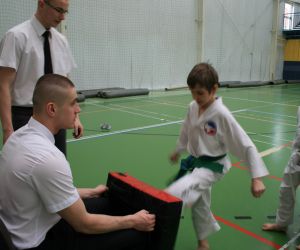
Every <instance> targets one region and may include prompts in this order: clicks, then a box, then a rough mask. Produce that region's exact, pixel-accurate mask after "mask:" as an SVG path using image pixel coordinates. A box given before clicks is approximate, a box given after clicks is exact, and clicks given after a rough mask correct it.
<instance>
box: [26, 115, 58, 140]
mask: <svg viewBox="0 0 300 250" xmlns="http://www.w3.org/2000/svg"><path fill="white" fill-rule="evenodd" d="M28 127H29V128H33V129H35V130H38V131H39V132H41V133H42V134H43V135H45V136H46V137H47V138H48V139H49V140H50V141H51V143H52V144H54V142H55V139H54V135H53V134H52V133H51V132H50V130H49V129H48V128H47V127H46V126H44V125H43V124H42V123H40V122H38V121H37V120H35V119H34V118H33V117H31V118H30V120H29V122H28Z"/></svg>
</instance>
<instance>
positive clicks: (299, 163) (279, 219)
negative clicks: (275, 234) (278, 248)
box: [262, 107, 300, 250]
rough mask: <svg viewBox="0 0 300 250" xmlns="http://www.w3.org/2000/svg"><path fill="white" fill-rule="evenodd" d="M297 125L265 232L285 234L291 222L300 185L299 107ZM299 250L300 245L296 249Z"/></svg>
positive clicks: (299, 109) (264, 228) (264, 227)
mask: <svg viewBox="0 0 300 250" xmlns="http://www.w3.org/2000/svg"><path fill="white" fill-rule="evenodd" d="M297 118H298V125H297V131H296V136H295V139H294V143H293V149H292V154H291V157H290V160H289V162H288V164H287V165H286V167H285V170H284V176H283V179H282V182H281V185H280V191H279V207H278V209H277V214H276V222H275V223H265V224H264V225H263V226H262V229H263V230H265V231H279V232H286V230H287V228H288V226H289V225H290V224H291V223H292V222H293V217H294V208H295V202H296V201H295V198H296V189H297V187H298V186H299V185H300V107H299V108H298V113H297ZM296 249H298V250H300V245H298V246H297V247H296Z"/></svg>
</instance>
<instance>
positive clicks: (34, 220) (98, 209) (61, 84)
mask: <svg viewBox="0 0 300 250" xmlns="http://www.w3.org/2000/svg"><path fill="white" fill-rule="evenodd" d="M76 99H77V93H76V89H75V87H74V85H73V83H72V82H71V81H70V80H69V79H68V78H66V77H64V76H61V75H57V74H47V75H44V76H42V77H41V78H40V79H39V80H38V82H37V84H36V87H35V89H34V92H33V116H32V117H31V118H30V120H29V122H28V124H27V125H25V126H23V127H22V128H20V129H18V130H17V131H15V132H14V133H13V134H12V135H11V136H10V137H9V138H8V140H7V142H6V143H5V144H4V146H3V149H2V154H1V156H0V190H1V192H0V219H1V220H2V221H3V222H4V224H5V225H6V227H7V229H8V231H9V232H10V234H11V237H12V241H13V244H14V245H15V246H16V247H17V248H18V249H36V250H44V249H55V250H58V249H63V250H68V249H70V250H76V249H77V250H81V249H82V250H85V249H89V250H92V249H102V250H125V249H126V250H133V249H136V250H142V249H144V247H145V244H146V243H147V242H146V241H147V237H148V234H147V233H145V232H148V231H152V230H153V229H154V224H155V217H154V215H152V214H149V213H148V212H147V211H145V210H141V211H139V212H137V213H136V214H132V215H126V216H112V213H113V209H112V208H111V207H110V206H109V202H108V199H106V198H105V197H103V196H101V195H102V194H103V193H104V192H105V191H106V190H107V187H105V186H104V185H99V186H97V187H96V188H91V189H88V188H86V189H76V188H75V187H74V184H73V178H72V173H71V169H70V166H69V163H68V161H67V160H66V158H65V156H64V155H63V153H62V152H61V151H60V150H58V149H57V147H55V145H54V134H56V133H57V132H58V131H59V130H60V129H62V128H63V129H69V128H73V126H74V123H75V121H76V119H77V115H78V113H79V112H80V108H79V105H78V104H77V101H76ZM99 196H100V197H99ZM83 199H84V200H83ZM104 214H108V215H104ZM109 214H110V215H109Z"/></svg>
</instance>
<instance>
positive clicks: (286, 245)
mask: <svg viewBox="0 0 300 250" xmlns="http://www.w3.org/2000/svg"><path fill="white" fill-rule="evenodd" d="M299 237H300V233H298V234H296V235H295V236H294V237H293V238H292V239H290V240H289V241H288V242H287V243H285V244H284V245H283V246H282V247H281V248H279V250H285V249H287V248H288V247H289V246H290V245H291V244H292V243H294V241H296V240H297V238H299Z"/></svg>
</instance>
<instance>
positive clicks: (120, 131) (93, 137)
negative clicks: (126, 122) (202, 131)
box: [67, 120, 183, 143]
mask: <svg viewBox="0 0 300 250" xmlns="http://www.w3.org/2000/svg"><path fill="white" fill-rule="evenodd" d="M182 122H183V120H179V121H172V122H166V123H161V124H154V125H149V126H144V127H137V128H130V129H123V130H118V131H114V132H110V133H105V134H96V135H91V136H84V137H81V138H78V139H70V140H67V142H68V143H71V142H78V141H84V140H89V139H95V138H101V137H106V136H110V135H117V134H124V133H128V132H132V131H139V130H144V129H149V128H158V127H163V126H168V125H172V124H179V123H182Z"/></svg>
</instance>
